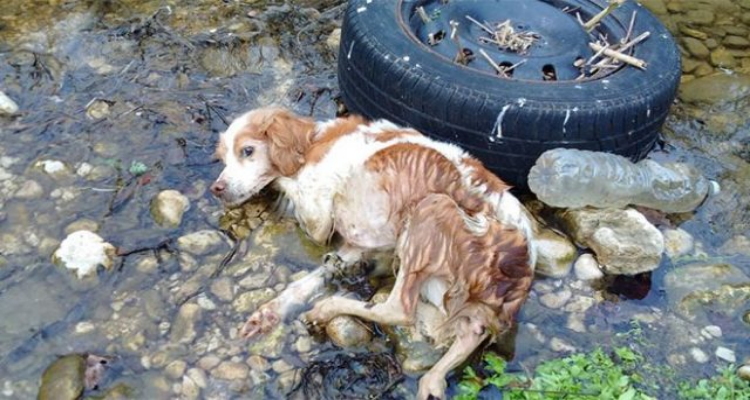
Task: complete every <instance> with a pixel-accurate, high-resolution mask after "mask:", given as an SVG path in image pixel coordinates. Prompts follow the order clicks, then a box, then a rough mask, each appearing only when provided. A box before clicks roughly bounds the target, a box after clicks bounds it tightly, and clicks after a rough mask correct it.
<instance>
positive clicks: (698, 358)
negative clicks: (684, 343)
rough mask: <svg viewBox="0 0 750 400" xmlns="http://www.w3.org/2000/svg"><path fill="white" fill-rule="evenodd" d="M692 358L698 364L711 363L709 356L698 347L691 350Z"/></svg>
mask: <svg viewBox="0 0 750 400" xmlns="http://www.w3.org/2000/svg"><path fill="white" fill-rule="evenodd" d="M690 356H691V357H693V360H695V362H697V363H698V364H705V363H707V362H708V361H709V358H708V354H706V352H705V351H703V350H701V349H699V348H697V347H693V348H691V349H690Z"/></svg>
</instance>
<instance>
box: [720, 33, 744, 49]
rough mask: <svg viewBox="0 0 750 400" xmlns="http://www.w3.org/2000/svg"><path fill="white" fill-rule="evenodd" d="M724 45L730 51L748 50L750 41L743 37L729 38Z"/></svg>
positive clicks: (726, 38)
mask: <svg viewBox="0 0 750 400" xmlns="http://www.w3.org/2000/svg"><path fill="white" fill-rule="evenodd" d="M722 43H724V45H725V46H727V47H728V48H730V49H746V48H748V47H750V40H747V39H746V38H744V37H741V36H727V37H725V38H724V40H723V41H722Z"/></svg>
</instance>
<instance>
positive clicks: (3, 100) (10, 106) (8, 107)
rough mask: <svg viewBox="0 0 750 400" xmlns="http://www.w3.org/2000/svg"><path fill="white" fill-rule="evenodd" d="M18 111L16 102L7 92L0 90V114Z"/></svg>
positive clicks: (12, 113) (13, 113)
mask: <svg viewBox="0 0 750 400" xmlns="http://www.w3.org/2000/svg"><path fill="white" fill-rule="evenodd" d="M17 113H18V104H16V102H15V101H13V100H12V99H11V98H10V97H8V95H7V94H5V93H3V92H2V91H0V116H2V115H5V116H11V115H15V114H17Z"/></svg>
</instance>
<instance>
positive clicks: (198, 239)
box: [177, 230, 224, 256]
mask: <svg viewBox="0 0 750 400" xmlns="http://www.w3.org/2000/svg"><path fill="white" fill-rule="evenodd" d="M223 244H224V238H223V237H222V236H221V233H219V232H218V231H214V230H203V231H198V232H194V233H190V234H187V235H185V236H181V237H180V238H178V239H177V246H178V247H179V248H180V250H182V251H186V252H188V253H191V254H194V255H197V256H202V255H205V254H208V253H211V252H214V251H216V250H218V249H219V247H221V246H222V245H223Z"/></svg>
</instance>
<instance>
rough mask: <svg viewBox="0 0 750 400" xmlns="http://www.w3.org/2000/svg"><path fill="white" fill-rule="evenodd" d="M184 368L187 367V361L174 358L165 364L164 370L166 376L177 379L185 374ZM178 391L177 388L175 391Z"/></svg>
mask: <svg viewBox="0 0 750 400" xmlns="http://www.w3.org/2000/svg"><path fill="white" fill-rule="evenodd" d="M186 368H187V363H186V362H185V361H182V360H175V361H172V362H171V363H169V364H168V365H167V367H166V368H165V369H164V372H165V373H166V374H167V376H168V377H170V378H172V379H175V380H177V379H180V378H182V375H183V374H185V369H186ZM179 392H181V391H180V390H178V391H177V393H179Z"/></svg>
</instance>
